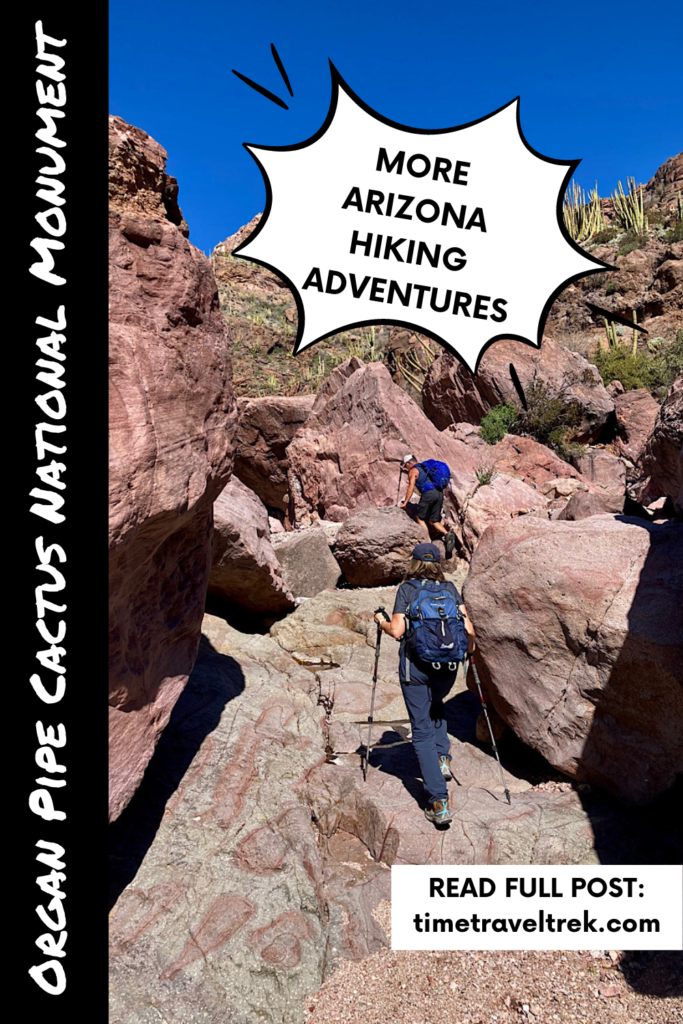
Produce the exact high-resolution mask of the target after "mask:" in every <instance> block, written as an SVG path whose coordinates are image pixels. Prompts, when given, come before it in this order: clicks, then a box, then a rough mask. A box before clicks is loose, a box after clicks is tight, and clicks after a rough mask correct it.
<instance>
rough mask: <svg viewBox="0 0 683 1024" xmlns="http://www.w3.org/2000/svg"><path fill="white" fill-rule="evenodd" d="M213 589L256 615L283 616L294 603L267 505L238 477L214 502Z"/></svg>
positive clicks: (210, 578)
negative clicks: (269, 521) (276, 546)
mask: <svg viewBox="0 0 683 1024" xmlns="http://www.w3.org/2000/svg"><path fill="white" fill-rule="evenodd" d="M209 591H210V593H212V594H214V595H215V596H216V597H218V598H220V600H222V601H225V602H226V603H228V604H231V605H237V606H239V607H240V608H242V609H243V610H244V611H246V612H250V613H252V614H254V615H279V614H282V613H283V612H288V611H291V610H292V608H294V597H293V595H292V594H291V593H290V591H289V589H288V587H287V584H286V582H285V580H284V577H283V575H282V568H281V566H280V563H279V560H278V558H277V555H276V554H275V551H274V549H273V545H272V543H271V538H270V526H269V524H268V512H267V511H266V507H265V505H264V504H263V502H262V501H261V500H260V499H259V498H258V497H257V495H255V494H254V492H253V491H251V490H249V488H248V487H245V485H244V484H243V483H242V481H241V480H238V479H237V478H236V477H233V478H232V480H231V481H230V483H229V484H228V485H227V487H226V488H225V490H224V491H222V493H221V494H220V495H219V497H218V498H217V499H216V503H215V505H214V540H213V560H212V564H211V575H210V577H209Z"/></svg>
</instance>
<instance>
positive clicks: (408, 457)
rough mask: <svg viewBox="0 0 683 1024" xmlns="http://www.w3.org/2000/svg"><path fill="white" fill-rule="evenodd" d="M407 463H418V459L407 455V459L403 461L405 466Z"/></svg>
mask: <svg viewBox="0 0 683 1024" xmlns="http://www.w3.org/2000/svg"><path fill="white" fill-rule="evenodd" d="M406 462H417V459H416V458H415V456H414V455H406V457H405V458H404V459H403V463H404V465H405V463H406Z"/></svg>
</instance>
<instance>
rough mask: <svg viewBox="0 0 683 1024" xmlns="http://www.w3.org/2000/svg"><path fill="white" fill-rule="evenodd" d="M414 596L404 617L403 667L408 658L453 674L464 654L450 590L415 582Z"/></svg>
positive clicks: (461, 627) (459, 616) (465, 641)
mask: <svg viewBox="0 0 683 1024" xmlns="http://www.w3.org/2000/svg"><path fill="white" fill-rule="evenodd" d="M415 583H416V585H417V587H418V588H419V589H418V590H417V593H416V595H415V597H414V598H413V600H412V602H411V605H410V608H409V610H408V612H407V614H406V618H407V619H408V627H409V629H408V636H407V639H406V664H407V666H408V672H409V671H410V669H409V662H410V660H411V659H413V660H415V661H421V662H427V664H431V666H432V668H434V669H440V668H441V666H442V665H448V667H449V669H450V670H451V671H453V670H454V669H455V668H457V663H458V662H459V661H462V659H463V658H464V657H465V654H466V652H467V644H468V636H467V630H466V629H465V621H464V618H463V615H462V612H461V611H460V609H459V607H458V603H457V601H456V599H455V597H454V595H453V592H452V590H451V589H450V588H449V587H448V586H447V584H445V583H439V582H436V581H431V580H430V581H425V580H416V581H415Z"/></svg>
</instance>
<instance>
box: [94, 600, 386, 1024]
mask: <svg viewBox="0 0 683 1024" xmlns="http://www.w3.org/2000/svg"><path fill="white" fill-rule="evenodd" d="M203 633H204V639H203V640H202V644H201V648H200V653H199V656H198V659H197V664H196V667H195V669H194V671H193V674H192V678H191V680H190V683H189V685H188V688H187V690H186V692H185V694H183V697H182V699H181V702H180V703H179V704H178V714H177V715H174V716H173V718H172V720H171V723H170V725H169V727H168V730H167V732H166V734H165V735H164V736H163V737H162V741H161V743H160V745H159V747H158V750H157V756H155V758H154V759H153V760H152V762H151V764H150V767H149V771H148V772H147V774H146V776H145V780H144V783H143V785H142V787H141V789H140V791H139V792H138V794H136V796H135V798H134V800H133V802H132V803H131V805H130V807H129V808H128V809H127V811H126V812H125V814H124V815H122V817H121V819H120V820H119V822H117V823H116V826H115V828H116V832H115V833H114V837H113V851H114V856H113V861H112V863H113V867H114V871H113V882H114V885H115V892H114V895H116V894H117V893H118V890H120V889H121V888H122V891H121V893H120V895H118V899H117V900H116V902H115V905H114V908H113V910H112V912H111V914H110V930H111V932H110V934H111V937H110V950H111V955H110V963H111V984H110V993H111V1017H112V1019H113V1020H125V1021H127V1022H128V1024H147V1022H148V1021H149V1012H148V1011H149V1007H150V1005H154V1006H155V1007H156V1013H157V1014H159V1015H160V1016H161V1017H163V1019H164V1020H167V1021H169V1022H170V1021H182V1022H183V1024H204V1022H205V1021H207V1020H211V1021H223V1020H225V1014H226V1006H228V1007H234V1008H239V1010H238V1015H237V1016H234V1014H233V1019H235V1020H239V1021H245V1022H246V1021H258V1020H259V1019H261V1020H262V1021H266V1022H269V1024H275V1022H277V1024H281V1022H283V1024H299V1022H300V1020H301V1015H302V1008H303V1003H304V1000H305V999H306V998H307V997H308V995H310V993H311V992H313V991H316V990H317V989H318V988H319V987H320V985H321V984H322V981H323V978H324V975H325V971H326V961H327V949H328V946H330V945H338V946H339V947H340V955H343V954H344V952H345V943H344V935H343V931H342V928H341V920H340V919H341V912H340V910H339V909H337V910H336V912H335V915H334V916H335V921H336V922H337V923H336V925H335V928H334V929H332V928H330V925H329V923H328V920H329V910H328V906H327V903H328V900H327V897H326V894H325V891H324V877H323V861H322V857H321V854H320V850H319V845H318V839H317V830H316V829H315V827H314V825H313V824H312V822H311V815H310V811H309V809H308V808H307V807H306V805H305V804H304V803H303V802H302V800H301V797H300V795H299V790H300V787H301V783H302V780H303V779H304V778H305V776H306V775H307V774H309V773H310V772H311V771H312V770H313V769H314V768H315V767H316V765H317V764H319V763H320V762H321V761H322V760H324V736H323V731H322V727H323V710H322V708H320V707H318V706H317V705H316V697H317V687H316V685H315V677H314V676H313V675H312V674H311V673H310V672H307V671H306V670H305V669H303V668H301V667H300V666H298V665H297V664H296V663H295V662H294V661H293V660H292V659H291V658H290V657H289V656H288V655H286V654H285V653H284V652H283V651H282V649H281V648H280V647H279V646H278V645H277V644H276V643H275V641H274V640H272V639H271V638H269V637H264V636H260V635H257V634H256V635H249V636H247V635H244V634H240V633H237V632H236V631H235V630H232V629H230V627H229V626H227V625H226V623H224V622H223V621H222V620H220V619H217V618H215V617H214V616H206V617H205V620H204V626H203ZM311 689H312V690H313V692H312V693H311V694H309V690H311ZM143 855H144V859H143ZM373 941H374V945H373ZM377 946H378V944H377V941H376V940H373V938H372V936H370V937H369V939H368V944H367V945H366V947H365V955H367V953H368V952H372V951H373V950H374V949H375V948H377ZM368 947H369V948H368ZM231 1013H232V1011H231Z"/></svg>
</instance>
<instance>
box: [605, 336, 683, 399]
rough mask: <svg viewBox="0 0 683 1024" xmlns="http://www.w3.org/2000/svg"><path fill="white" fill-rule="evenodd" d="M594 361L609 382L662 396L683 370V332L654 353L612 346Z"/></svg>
mask: <svg viewBox="0 0 683 1024" xmlns="http://www.w3.org/2000/svg"><path fill="white" fill-rule="evenodd" d="M593 359H594V362H595V365H596V366H597V368H598V370H599V372H600V376H601V377H602V379H603V381H604V382H605V384H610V383H611V382H612V381H613V380H619V381H621V383H622V384H623V385H624V389H625V390H626V391H633V390H634V389H635V388H646V389H647V390H648V391H650V392H651V393H652V394H653V395H654V396H655V398H659V399H662V398H664V396H665V395H666V393H667V391H668V390H669V388H670V387H671V385H672V384H673V382H674V380H675V379H676V377H677V376H678V375H679V374H680V373H681V372H683V331H679V332H678V334H677V336H676V340H675V341H672V342H669V344H668V345H661V344H660V345H658V346H657V348H656V349H655V351H654V352H648V351H647V350H643V351H638V352H636V353H635V354H634V352H633V350H632V348H631V346H630V345H612V346H610V348H609V350H607V351H605V350H604V349H598V350H597V352H595V354H594V357H593Z"/></svg>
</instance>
